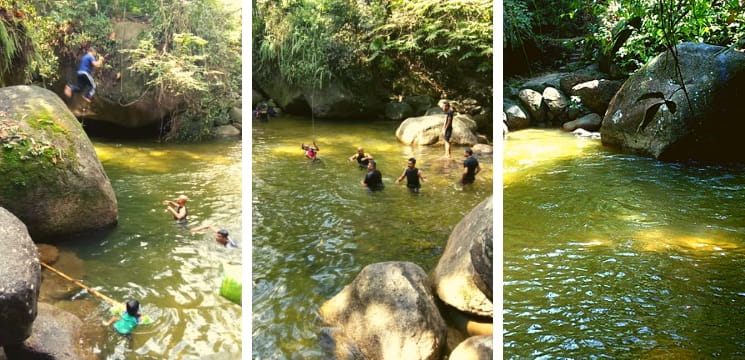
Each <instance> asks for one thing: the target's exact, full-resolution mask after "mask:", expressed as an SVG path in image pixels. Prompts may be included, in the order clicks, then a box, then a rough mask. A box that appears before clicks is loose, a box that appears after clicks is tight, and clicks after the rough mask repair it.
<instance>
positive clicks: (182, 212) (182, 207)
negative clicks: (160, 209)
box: [163, 195, 189, 224]
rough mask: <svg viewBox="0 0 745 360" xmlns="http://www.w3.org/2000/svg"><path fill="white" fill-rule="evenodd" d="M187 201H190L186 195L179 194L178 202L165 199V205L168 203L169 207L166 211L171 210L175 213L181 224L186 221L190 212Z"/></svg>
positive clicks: (174, 216) (174, 215) (175, 217)
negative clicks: (187, 208)
mask: <svg viewBox="0 0 745 360" xmlns="http://www.w3.org/2000/svg"><path fill="white" fill-rule="evenodd" d="M187 201H189V198H187V197H186V195H179V197H178V199H176V202H173V201H170V200H163V205H168V207H166V212H169V211H170V212H171V214H172V215H173V218H174V219H175V220H176V221H177V222H178V223H179V224H185V223H186V215H187V214H188V211H187V210H186V202H187Z"/></svg>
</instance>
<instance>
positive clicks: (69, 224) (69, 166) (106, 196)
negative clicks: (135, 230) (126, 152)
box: [0, 86, 118, 241]
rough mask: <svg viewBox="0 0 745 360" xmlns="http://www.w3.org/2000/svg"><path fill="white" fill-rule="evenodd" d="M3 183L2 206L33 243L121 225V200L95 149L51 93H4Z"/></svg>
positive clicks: (0, 118)
mask: <svg viewBox="0 0 745 360" xmlns="http://www.w3.org/2000/svg"><path fill="white" fill-rule="evenodd" d="M0 177H2V178H3V179H4V180H5V181H2V182H0V206H3V207H5V208H6V209H8V210H9V211H11V212H12V213H13V214H15V215H16V216H17V217H18V218H19V219H21V221H23V222H24V223H25V224H26V226H28V229H29V233H30V234H31V236H32V238H34V239H37V240H38V239H41V238H52V237H53V236H55V235H61V234H69V233H76V232H83V231H89V230H95V229H100V228H105V227H109V226H112V225H114V224H116V222H117V217H118V210H117V202H116V197H115V196H114V191H113V189H112V187H111V183H110V182H109V178H108V177H107V176H106V173H104V170H103V167H102V166H101V163H100V162H99V160H98V157H97V156H96V153H95V150H94V149H93V144H92V143H91V141H90V140H89V139H88V137H87V135H86V134H85V132H84V131H83V128H82V127H81V126H80V123H79V122H78V121H77V120H76V119H75V117H74V116H73V114H72V113H70V111H69V110H68V109H67V107H66V106H65V104H64V103H63V102H62V100H61V99H60V98H59V97H57V95H55V94H54V93H53V92H51V91H49V90H45V89H42V88H39V87H35V86H12V87H6V88H0ZM51 240H52V241H53V240H54V239H51Z"/></svg>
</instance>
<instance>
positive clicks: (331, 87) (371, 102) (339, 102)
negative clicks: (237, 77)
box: [261, 75, 384, 119]
mask: <svg viewBox="0 0 745 360" xmlns="http://www.w3.org/2000/svg"><path fill="white" fill-rule="evenodd" d="M261 90H262V91H263V92H264V93H266V94H267V95H268V96H269V97H270V98H272V99H273V100H274V101H276V103H277V105H278V106H279V107H280V108H281V109H282V110H283V111H284V112H286V113H288V114H294V115H303V116H310V115H313V116H315V117H317V118H320V119H359V118H372V117H374V116H376V115H379V113H380V109H381V108H382V107H383V106H384V102H383V101H381V98H379V97H377V96H375V93H376V91H375V87H374V85H370V86H367V87H365V86H357V87H355V88H354V89H353V88H352V87H350V86H347V85H346V84H344V83H341V82H339V81H334V82H331V83H329V84H327V85H325V86H324V87H323V88H322V89H318V88H302V87H298V86H292V85H290V84H288V83H287V82H286V81H284V79H282V77H281V76H279V75H274V76H272V77H271V79H270V80H269V81H267V82H266V83H263V84H261Z"/></svg>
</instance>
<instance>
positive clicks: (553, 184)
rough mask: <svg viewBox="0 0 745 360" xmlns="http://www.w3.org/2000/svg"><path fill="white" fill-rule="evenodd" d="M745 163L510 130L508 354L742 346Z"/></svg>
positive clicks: (645, 353)
mask: <svg viewBox="0 0 745 360" xmlns="http://www.w3.org/2000/svg"><path fill="white" fill-rule="evenodd" d="M744 203H745V167H743V166H728V167H725V166H704V165H695V164H687V165H684V164H674V163H663V162H659V161H656V160H652V159H646V158H640V157H636V156H631V155H623V154H619V153H617V152H614V151H611V150H609V149H607V148H604V147H603V146H601V145H600V141H599V140H589V139H579V138H575V137H574V136H572V135H571V134H566V133H561V132H559V131H555V130H525V131H518V132H514V133H511V134H510V138H509V139H508V140H507V141H506V142H505V144H504V230H503V231H504V249H503V250H504V282H505V285H504V358H506V359H526V358H531V359H565V358H582V359H599V358H606V359H619V358H621V359H652V358H675V359H702V358H724V359H731V358H743V357H745V337H744V336H743V334H745V277H744V276H743V269H744V268H745V210H743V206H742V205H743V204H744Z"/></svg>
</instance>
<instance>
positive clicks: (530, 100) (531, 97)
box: [518, 89, 546, 124]
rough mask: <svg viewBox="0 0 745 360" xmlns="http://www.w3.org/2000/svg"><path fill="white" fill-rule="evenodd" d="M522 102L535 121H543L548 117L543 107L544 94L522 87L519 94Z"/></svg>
mask: <svg viewBox="0 0 745 360" xmlns="http://www.w3.org/2000/svg"><path fill="white" fill-rule="evenodd" d="M518 97H519V98H520V103H521V104H522V105H523V106H524V107H525V109H527V110H528V113H529V114H530V117H531V118H532V119H533V122H534V123H539V124H540V123H542V122H544V121H545V120H546V119H545V118H546V116H545V112H546V110H545V109H544V107H543V95H542V94H541V93H539V92H537V91H535V90H532V89H522V90H520V93H519V94H518Z"/></svg>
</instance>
